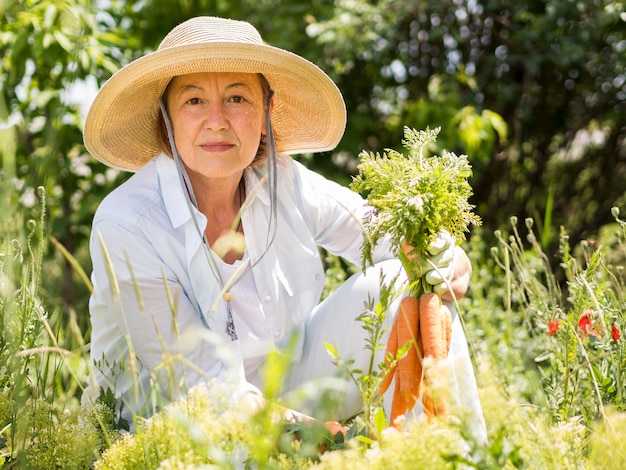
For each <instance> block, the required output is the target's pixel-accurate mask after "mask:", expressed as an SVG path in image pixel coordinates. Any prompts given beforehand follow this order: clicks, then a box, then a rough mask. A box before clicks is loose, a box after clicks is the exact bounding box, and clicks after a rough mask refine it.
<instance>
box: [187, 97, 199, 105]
mask: <svg viewBox="0 0 626 470" xmlns="http://www.w3.org/2000/svg"><path fill="white" fill-rule="evenodd" d="M187 103H189V104H193V105H195V104H200V98H189V99H188V100H187Z"/></svg>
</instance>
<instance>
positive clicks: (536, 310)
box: [496, 219, 626, 424]
mask: <svg viewBox="0 0 626 470" xmlns="http://www.w3.org/2000/svg"><path fill="white" fill-rule="evenodd" d="M617 220H618V222H619V223H620V225H621V226H622V227H624V226H625V225H626V223H624V222H621V221H620V220H619V219H617ZM513 222H514V223H515V222H516V220H514V221H513ZM526 227H527V230H528V234H527V236H526V239H527V241H528V242H529V243H530V246H531V248H530V249H526V248H525V246H524V243H523V242H522V239H521V237H520V235H519V232H518V230H517V227H516V226H515V224H514V225H513V235H511V236H510V237H509V238H508V240H506V239H505V238H504V237H501V236H499V244H498V250H497V252H496V256H497V257H496V259H497V260H498V261H499V263H500V266H501V267H502V268H503V269H505V270H506V271H507V273H508V274H507V277H509V276H510V277H509V279H510V284H509V288H510V298H511V299H512V308H513V309H514V310H519V311H521V312H524V323H525V326H526V328H527V329H528V331H529V333H530V339H531V341H532V343H531V344H533V348H532V349H531V350H529V351H528V353H529V354H531V357H532V358H533V360H534V361H535V362H536V363H537V367H538V369H539V371H540V373H541V376H542V382H543V389H544V392H545V396H546V404H547V406H548V408H549V409H550V410H551V411H552V413H553V415H554V418H555V420H557V421H567V420H570V419H572V418H574V417H578V416H580V417H582V419H583V420H584V422H585V423H586V424H590V423H592V422H593V421H595V420H597V419H601V418H602V417H603V416H604V414H605V406H607V405H612V406H613V407H615V408H616V409H618V410H623V409H624V408H625V396H626V380H625V379H624V372H623V371H624V369H625V368H626V358H625V355H624V344H623V343H624V340H623V338H622V334H623V333H622V332H623V331H624V329H625V327H626V324H625V322H624V317H623V312H624V307H625V305H624V284H623V280H622V279H621V270H622V269H621V268H620V269H611V268H610V267H609V266H608V265H607V264H606V263H605V261H604V259H605V251H604V248H603V247H601V246H597V245H595V244H590V243H588V242H585V243H582V244H581V246H580V257H575V256H574V255H573V254H572V248H571V246H570V244H569V239H568V236H567V234H566V233H565V232H564V231H563V232H562V235H561V249H560V253H561V265H562V267H563V269H564V272H565V286H566V288H567V291H566V294H562V293H561V284H560V283H559V281H558V279H557V277H556V275H555V274H554V273H553V272H552V270H551V268H550V261H549V258H548V256H547V255H546V254H545V253H544V251H543V250H542V248H541V246H540V244H539V243H538V241H537V239H536V237H535V234H534V232H533V230H532V227H533V223H532V220H530V219H529V220H527V221H526ZM624 237H626V231H624V230H623V229H622V231H621V232H620V240H622V241H623V240H624Z"/></svg>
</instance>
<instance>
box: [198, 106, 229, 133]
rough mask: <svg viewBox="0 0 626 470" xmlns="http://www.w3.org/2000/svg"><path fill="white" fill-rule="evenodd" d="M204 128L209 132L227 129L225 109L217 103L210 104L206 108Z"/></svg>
mask: <svg viewBox="0 0 626 470" xmlns="http://www.w3.org/2000/svg"><path fill="white" fill-rule="evenodd" d="M204 127H205V128H206V129H210V130H222V129H226V128H227V127H228V117H227V115H226V109H225V108H224V105H223V104H222V103H220V102H219V101H214V102H211V103H210V104H209V106H208V107H207V110H206V114H205V118H204Z"/></svg>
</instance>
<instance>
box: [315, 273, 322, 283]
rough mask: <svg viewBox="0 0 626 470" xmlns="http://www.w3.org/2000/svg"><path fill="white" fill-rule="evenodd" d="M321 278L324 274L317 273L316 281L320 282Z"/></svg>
mask: <svg viewBox="0 0 626 470" xmlns="http://www.w3.org/2000/svg"><path fill="white" fill-rule="evenodd" d="M320 279H322V275H321V274H319V273H318V274H316V275H315V281H317V282H319V281H320Z"/></svg>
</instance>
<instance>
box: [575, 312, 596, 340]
mask: <svg viewBox="0 0 626 470" xmlns="http://www.w3.org/2000/svg"><path fill="white" fill-rule="evenodd" d="M592 314H593V312H592V311H591V310H585V311H584V312H583V314H582V315H581V316H580V318H579V319H578V328H580V329H581V330H582V332H583V334H584V335H585V336H597V337H598V338H599V337H600V333H598V332H597V331H596V330H595V328H594V327H593V324H592V323H591V315H592Z"/></svg>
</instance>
